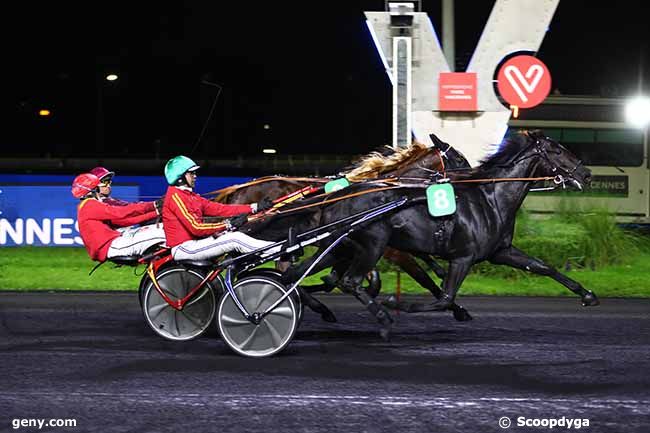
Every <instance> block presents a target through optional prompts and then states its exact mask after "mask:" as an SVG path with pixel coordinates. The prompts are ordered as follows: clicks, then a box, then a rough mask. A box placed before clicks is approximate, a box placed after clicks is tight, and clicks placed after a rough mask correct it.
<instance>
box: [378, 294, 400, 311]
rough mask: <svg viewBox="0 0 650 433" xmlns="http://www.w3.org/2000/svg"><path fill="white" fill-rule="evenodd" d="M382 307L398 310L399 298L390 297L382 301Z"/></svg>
mask: <svg viewBox="0 0 650 433" xmlns="http://www.w3.org/2000/svg"><path fill="white" fill-rule="evenodd" d="M381 305H383V306H384V307H388V308H391V309H393V310H396V309H397V307H398V302H397V298H396V297H395V296H389V297H388V298H386V299H384V300H383V301H381Z"/></svg>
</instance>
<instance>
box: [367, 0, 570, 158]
mask: <svg viewBox="0 0 650 433" xmlns="http://www.w3.org/2000/svg"><path fill="white" fill-rule="evenodd" d="M559 2H560V0H496V2H495V4H494V7H493V8H492V12H491V14H490V17H489V18H488V22H487V24H486V26H485V28H484V29H483V33H482V34H481V38H480V40H479V42H478V45H477V46H476V50H475V51H474V54H473V56H472V59H471V60H470V62H469V65H468V67H467V71H466V72H475V73H476V74H477V100H478V110H477V111H475V112H442V111H440V110H439V108H438V75H439V74H440V73H441V72H450V69H449V65H448V64H447V61H446V59H445V56H444V54H443V52H442V49H441V47H440V43H439V42H438V38H437V36H436V32H435V30H434V28H433V24H432V23H431V20H430V19H429V17H428V16H427V15H426V13H423V12H413V13H412V15H413V24H412V36H411V37H410V40H408V39H409V38H404V37H402V36H395V35H394V34H392V32H393V30H392V29H391V22H390V13H389V12H365V15H366V18H367V24H368V28H369V29H370V32H371V34H372V36H373V39H374V41H375V44H376V45H377V50H378V51H379V54H380V56H381V58H382V61H383V62H384V66H385V67H386V72H387V73H388V75H389V77H390V78H391V82H392V83H393V86H395V85H396V84H395V83H398V82H399V83H401V81H398V78H400V75H398V72H399V73H400V74H401V76H403V75H404V70H406V71H407V72H408V73H410V77H409V78H410V80H408V85H407V88H408V93H409V94H410V95H411V100H410V101H409V102H410V103H408V104H404V105H403V106H404V107H408V112H404V113H396V112H395V110H394V112H393V115H394V116H396V115H397V116H401V118H404V117H405V116H406V118H407V119H408V121H407V122H404V124H405V125H409V129H411V130H412V132H413V134H414V135H415V137H416V138H417V139H418V140H419V141H421V142H423V143H427V144H430V145H432V144H433V143H431V140H430V139H429V134H431V133H434V134H436V135H437V136H438V137H440V138H441V139H442V140H444V141H446V142H448V143H450V144H451V145H453V146H454V147H455V148H456V149H458V150H459V151H461V152H462V153H463V154H464V155H465V157H466V158H467V159H468V161H469V162H470V164H472V165H473V166H474V165H477V164H478V162H479V161H480V160H481V159H483V158H485V157H486V156H487V155H489V154H490V153H492V152H493V151H494V145H495V144H498V143H500V142H501V140H502V139H503V136H504V134H505V132H506V129H507V127H508V120H509V119H510V110H509V109H508V108H506V107H504V106H503V105H502V104H501V102H499V99H498V98H497V95H496V94H495V91H494V83H493V79H494V77H495V76H496V68H497V66H498V65H499V63H500V62H501V60H502V59H503V58H504V57H505V56H507V55H509V54H511V53H516V52H522V51H527V52H536V51H537V50H538V49H539V47H540V45H541V44H542V40H543V39H544V34H545V33H546V31H547V29H548V26H549V23H550V22H551V19H552V18H553V14H554V13H555V10H556V8H557V5H558V4H559ZM468 4H471V3H468ZM456 11H457V13H460V15H459V18H460V19H462V11H459V10H458V9H457V10H456ZM396 40H397V41H400V43H402V42H401V41H403V40H407V42H410V45H408V47H409V49H408V54H409V56H410V59H409V60H410V62H409V63H410V64H409V65H408V68H409V69H410V70H408V69H404V68H398V67H397V66H398V65H397V64H394V63H395V60H394V58H395V59H399V58H400V57H394V56H393V54H394V53H393V49H394V47H398V46H399V45H398V44H397V43H395V42H396ZM405 52H406V51H405ZM398 69H399V70H398ZM394 94H395V92H394ZM394 105H395V101H394ZM404 110H407V108H404ZM409 113H410V116H409ZM394 124H395V121H394ZM394 128H395V127H394ZM393 136H394V137H397V136H398V134H397V132H394V133H393ZM396 144H397V141H395V140H394V145H396Z"/></svg>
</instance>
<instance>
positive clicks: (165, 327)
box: [142, 267, 222, 341]
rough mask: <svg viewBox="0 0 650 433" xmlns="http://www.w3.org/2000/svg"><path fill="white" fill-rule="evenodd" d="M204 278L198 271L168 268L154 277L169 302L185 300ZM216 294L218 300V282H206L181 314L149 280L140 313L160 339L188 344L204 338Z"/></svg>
mask: <svg viewBox="0 0 650 433" xmlns="http://www.w3.org/2000/svg"><path fill="white" fill-rule="evenodd" d="M203 278H204V276H203V275H202V274H201V273H199V272H198V271H196V270H194V269H186V268H184V267H173V268H167V269H165V270H164V271H162V272H161V273H160V274H159V275H158V276H157V280H158V285H159V286H160V288H161V289H162V291H163V292H164V293H165V294H166V295H167V296H168V297H169V298H170V299H172V300H176V299H180V298H183V297H184V296H186V295H187V294H188V293H189V292H190V291H191V290H192V289H193V288H194V287H196V286H198V285H199V284H200V283H201V281H202V280H203ZM215 291H216V295H217V296H219V295H220V294H221V291H222V286H221V280H220V279H218V278H217V279H215V280H213V281H212V282H210V283H207V282H206V284H205V285H204V286H203V287H202V288H201V289H199V290H198V291H197V292H196V293H195V294H194V296H193V297H192V298H190V299H189V300H188V301H187V303H186V304H185V305H184V306H183V308H182V309H181V310H176V309H175V308H173V307H172V306H171V305H169V304H168V303H167V302H166V301H165V300H164V299H163V297H162V296H160V293H158V290H156V287H155V286H154V284H153V282H152V281H151V280H149V281H148V282H147V283H146V285H145V289H144V295H143V297H142V311H143V313H144V317H145V319H146V320H147V323H148V324H149V326H150V327H151V329H153V330H154V332H156V333H157V334H158V335H160V336H161V337H163V338H166V339H168V340H174V341H184V340H191V339H193V338H196V337H198V336H200V335H201V334H203V333H204V332H205V331H206V329H207V328H208V327H209V326H210V324H211V323H212V320H213V319H214V313H215V309H216V297H215Z"/></svg>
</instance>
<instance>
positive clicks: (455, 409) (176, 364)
mask: <svg viewBox="0 0 650 433" xmlns="http://www.w3.org/2000/svg"><path fill="white" fill-rule="evenodd" d="M321 299H323V300H324V302H326V303H327V304H328V305H330V306H331V308H332V310H333V311H334V312H335V314H336V315H337V317H338V320H339V322H338V323H336V324H328V323H325V322H322V321H321V320H320V317H319V316H317V315H315V314H313V313H310V312H307V313H306V316H305V319H304V321H303V324H302V325H301V327H300V329H299V330H298V333H297V335H296V338H295V339H294V340H293V342H292V343H291V344H290V345H289V347H288V348H287V349H286V350H285V351H284V352H282V353H281V354H280V355H279V356H276V357H274V358H267V359H248V358H242V357H240V356H237V355H235V354H233V353H231V352H230V350H229V349H228V348H227V347H226V346H225V345H224V344H223V343H222V342H221V341H220V340H219V339H218V338H217V336H216V333H215V332H212V335H210V336H207V337H203V338H200V339H198V340H194V341H190V342H185V343H177V342H168V341H164V340H162V339H161V338H160V337H158V336H156V335H155V334H153V332H152V331H151V330H150V329H149V328H148V327H147V325H146V323H145V321H144V319H143V317H142V314H141V312H140V310H139V305H138V300H137V295H135V294H130V293H129V294H126V293H114V294H97V293H90V294H88V293H87V294H65V293H42V294H37V293H25V294H19V293H0V365H2V375H0V431H1V432H4V431H23V432H35V431H52V432H67V431H71V432H177V431H178V432H191V433H199V432H244V431H256V430H258V431H259V430H264V431H291V432H300V431H307V432H330V431H332V432H334V431H336V432H347V431H354V432H356V431H367V432H374V431H391V432H393V431H395V432H397V431H399V432H406V431H409V432H410V431H413V432H434V431H435V432H498V431H504V430H503V429H501V428H500V427H499V424H498V422H499V419H500V418H501V417H504V416H507V417H509V418H510V419H511V423H512V424H511V427H510V428H509V429H508V430H505V431H514V432H542V431H553V432H557V431H573V430H576V428H575V427H576V426H577V425H576V423H575V421H572V422H573V424H572V428H571V429H568V428H567V427H566V423H567V422H568V420H569V419H570V420H574V419H579V420H580V423H581V428H580V429H579V431H586V432H648V431H650V391H649V390H650V361H649V360H650V300H620V299H604V300H603V305H601V306H599V307H593V308H582V307H580V306H579V303H578V300H577V299H574V298H558V299H555V298H491V297H485V298H464V299H461V300H460V302H461V303H462V304H463V305H464V306H465V307H467V308H468V309H469V310H470V312H471V313H472V314H473V316H474V318H475V320H473V321H471V322H467V323H458V322H456V321H454V320H453V318H452V317H451V315H450V314H447V313H431V314H413V315H407V314H404V313H401V314H400V315H399V316H396V319H397V323H396V326H395V330H394V335H393V339H392V341H391V342H389V343H386V342H383V341H382V340H381V339H380V338H379V336H378V333H377V326H376V324H375V322H374V320H373V319H372V318H371V317H370V316H369V314H368V313H366V312H365V310H363V309H362V307H361V306H360V305H359V304H357V303H356V301H354V300H353V299H351V298H347V297H344V296H336V297H332V296H328V297H322V298H321ZM519 417H525V418H527V419H529V420H530V419H533V418H538V419H540V420H541V419H551V418H555V419H557V420H561V419H562V417H564V418H565V420H564V423H565V426H564V427H563V426H561V425H560V426H555V427H554V428H553V429H552V430H551V429H549V428H548V427H543V426H538V427H535V426H523V427H522V426H518V425H517V422H518V418H519ZM28 418H33V419H37V418H39V419H50V418H62V419H70V418H74V419H76V422H77V427H76V428H50V429H47V428H43V429H41V430H38V428H36V427H24V428H20V429H17V430H14V429H13V428H12V420H14V419H28ZM583 419H588V420H589V426H588V427H587V426H585V424H584V421H582V420H583ZM504 422H505V421H504ZM529 422H532V421H529ZM538 422H542V421H538ZM546 422H550V421H546Z"/></svg>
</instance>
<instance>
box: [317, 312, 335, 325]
mask: <svg viewBox="0 0 650 433" xmlns="http://www.w3.org/2000/svg"><path fill="white" fill-rule="evenodd" d="M320 318H321V319H323V321H325V322H328V323H336V322H337V320H336V316H335V315H334V313H332V312H331V311H325V312H324V313H321V315H320Z"/></svg>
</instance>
